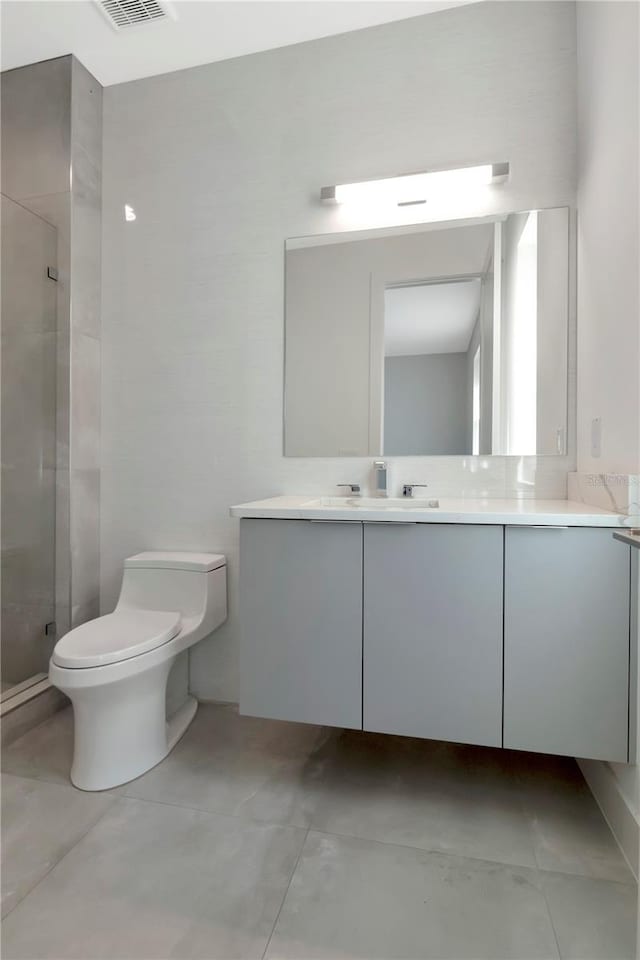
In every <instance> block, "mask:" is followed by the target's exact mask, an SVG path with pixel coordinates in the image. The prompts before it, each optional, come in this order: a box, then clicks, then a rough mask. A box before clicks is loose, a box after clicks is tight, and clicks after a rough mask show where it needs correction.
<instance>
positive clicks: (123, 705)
mask: <svg viewBox="0 0 640 960" xmlns="http://www.w3.org/2000/svg"><path fill="white" fill-rule="evenodd" d="M172 664H173V659H171V660H166V661H164V662H162V663H158V664H155V665H154V666H153V667H151V668H150V669H148V670H145V671H144V672H140V673H138V674H136V675H134V676H131V677H127V678H126V679H125V680H122V679H120V680H119V681H118V682H117V683H113V684H112V683H108V684H105V685H104V686H91V687H85V688H73V689H69V687H68V686H67V687H66V689H65V687H64V686H62V684H59V685H60V686H61V688H62V689H63V690H64V692H65V693H66V694H67V696H68V697H69V698H70V699H71V703H72V706H73V715H74V749H73V763H72V766H71V782H72V783H73V784H74V786H76V787H78V789H79V790H86V791H95V790H109V789H111V788H113V787H117V786H120V785H121V784H123V783H128V782H129V781H130V780H135V779H136V777H140V776H142V774H143V773H146V772H147V770H150V769H151V768H152V767H155V766H156V765H157V764H158V763H160V761H161V760H164V758H165V757H166V756H167V754H168V753H169V752H170V751H171V750H172V749H173V747H174V746H175V744H176V743H177V742H178V740H179V739H180V737H181V736H182V735H183V734H184V732H185V731H186V729H187V727H188V726H189V724H190V723H191V721H192V720H193V718H194V716H195V714H196V710H197V709H198V702H197V700H195V698H194V697H189V698H188V700H187V702H186V703H185V704H184V705H183V706H182V707H181V708H180V709H179V710H177V711H176V713H175V714H174V715H173V716H172V717H171V718H170V719H169V720H168V721H167V719H166V715H165V712H166V687H167V677H168V675H169V671H170V669H171V666H172Z"/></svg>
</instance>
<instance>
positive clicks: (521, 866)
mask: <svg viewBox="0 0 640 960" xmlns="http://www.w3.org/2000/svg"><path fill="white" fill-rule="evenodd" d="M308 833H318V834H323V835H325V836H330V837H337V838H338V839H339V840H357V841H359V842H361V843H375V844H379V845H380V846H384V847H397V848H399V849H401V850H412V851H413V852H414V853H425V854H427V855H428V856H438V857H446V858H447V859H450V860H472V861H474V862H475V863H484V864H486V865H487V866H492V867H509V868H510V869H512V870H528V871H529V872H530V873H536V874H537V873H540V872H541V871H540V870H539V868H538V866H537V865H536V864H534V865H533V866H532V865H531V864H527V863H512V862H510V861H506V860H491V859H490V858H488V857H477V856H474V855H473V854H469V853H453V852H452V851H451V850H442V849H440V848H438V847H416V846H414V845H412V844H410V843H398V842H397V841H395V840H380V839H379V838H378V837H363V836H362V835H361V834H353V833H337V832H336V831H335V830H327V829H323V828H320V827H316V826H314V825H313V824H311V825H310V826H309V827H308Z"/></svg>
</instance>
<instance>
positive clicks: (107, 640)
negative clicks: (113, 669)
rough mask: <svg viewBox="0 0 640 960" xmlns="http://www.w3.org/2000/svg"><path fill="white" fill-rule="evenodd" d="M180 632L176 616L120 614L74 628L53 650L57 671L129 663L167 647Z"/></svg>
mask: <svg viewBox="0 0 640 960" xmlns="http://www.w3.org/2000/svg"><path fill="white" fill-rule="evenodd" d="M179 632H180V614H179V613H171V612H168V611H165V610H122V611H116V613H108V614H107V615H106V616H104V617H98V619H97V620H89V622H88V623H83V624H82V625H81V626H79V627H75V628H74V629H73V630H71V631H70V632H69V633H67V634H66V635H65V636H64V637H62V638H61V639H60V640H59V641H58V643H56V645H55V648H54V650H53V656H52V658H51V659H52V660H53V662H54V663H56V664H57V665H58V666H59V667H72V668H74V667H75V668H81V667H99V666H102V665H103V664H105V663H118V661H120V660H129V659H130V658H131V657H137V656H139V654H141V653H148V651H149V650H154V649H155V648H156V647H159V646H161V645H162V644H163V643H167V641H168V640H171V639H172V638H173V637H175V636H176V635H177V634H178V633H179Z"/></svg>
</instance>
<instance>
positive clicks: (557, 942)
mask: <svg viewBox="0 0 640 960" xmlns="http://www.w3.org/2000/svg"><path fill="white" fill-rule="evenodd" d="M539 872H540V893H541V895H542V899H543V900H544V905H545V907H546V910H547V916H548V917H549V923H550V924H551V930H552V931H553V939H554V940H555V942H556V950H557V951H558V957H559V958H560V960H563V956H562V950H561V949H560V940H559V939H558V933H557V930H556V925H555V923H554V922H553V914H552V912H551V906H550V905H549V898H548V897H547V893H546V890H545V889H544V877H543V876H542V873H543V872H542V871H539Z"/></svg>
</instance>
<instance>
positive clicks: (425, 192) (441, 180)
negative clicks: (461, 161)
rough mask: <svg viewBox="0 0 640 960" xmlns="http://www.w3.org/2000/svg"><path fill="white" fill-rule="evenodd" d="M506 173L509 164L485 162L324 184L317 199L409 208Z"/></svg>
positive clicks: (496, 179)
mask: <svg viewBox="0 0 640 960" xmlns="http://www.w3.org/2000/svg"><path fill="white" fill-rule="evenodd" d="M508 176H509V164H508V163H485V164H482V165H481V166H477V167H458V168H457V169H455V170H435V171H433V172H432V173H410V174H406V175H405V176H401V177H387V178H386V179H384V180H362V181H360V183H341V184H339V185H338V186H335V187H323V188H322V190H321V191H320V199H321V200H322V202H323V203H353V204H359V205H361V206H362V205H364V204H369V203H383V204H386V205H396V206H398V207H408V206H412V205H413V204H419V203H427V201H428V200H442V199H443V197H446V196H447V195H448V196H454V197H455V196H458V195H459V194H460V193H464V192H468V191H470V190H474V189H477V188H478V187H486V186H489V185H490V184H494V183H501V182H503V181H504V180H506V179H507V177H508Z"/></svg>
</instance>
